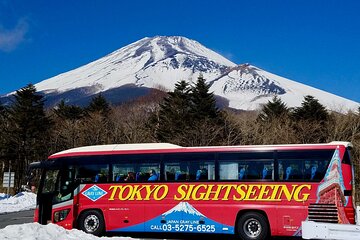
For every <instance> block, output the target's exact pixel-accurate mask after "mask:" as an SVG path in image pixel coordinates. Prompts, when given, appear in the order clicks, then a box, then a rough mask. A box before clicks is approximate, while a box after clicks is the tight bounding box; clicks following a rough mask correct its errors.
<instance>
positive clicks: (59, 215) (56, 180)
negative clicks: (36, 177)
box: [35, 168, 76, 229]
mask: <svg viewBox="0 0 360 240" xmlns="http://www.w3.org/2000/svg"><path fill="white" fill-rule="evenodd" d="M75 187H76V186H75V182H74V170H73V169H71V168H67V169H65V168H62V169H60V168H47V169H44V171H43V174H42V177H41V182H40V186H39V191H38V195H37V209H36V212H35V215H37V217H36V216H35V221H37V222H39V223H40V224H47V223H50V222H53V223H57V224H58V225H60V226H63V227H65V228H68V229H71V228H72V227H73V218H72V214H73V206H74V203H73V191H74V189H75Z"/></svg>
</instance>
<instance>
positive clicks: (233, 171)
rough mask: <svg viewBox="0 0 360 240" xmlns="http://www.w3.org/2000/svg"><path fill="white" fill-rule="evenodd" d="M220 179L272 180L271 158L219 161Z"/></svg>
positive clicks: (272, 165) (272, 167)
mask: <svg viewBox="0 0 360 240" xmlns="http://www.w3.org/2000/svg"><path fill="white" fill-rule="evenodd" d="M219 167H220V180H273V179H274V162H273V161H272V160H247V161H241V160H240V161H224V162H220V165H219Z"/></svg>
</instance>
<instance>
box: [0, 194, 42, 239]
mask: <svg viewBox="0 0 360 240" xmlns="http://www.w3.org/2000/svg"><path fill="white" fill-rule="evenodd" d="M35 207H36V194H34V193H30V192H20V193H18V194H16V195H15V196H11V197H9V198H6V194H4V193H0V214H2V213H9V212H19V211H24V210H30V209H34V208H35ZM0 239H3V238H0Z"/></svg>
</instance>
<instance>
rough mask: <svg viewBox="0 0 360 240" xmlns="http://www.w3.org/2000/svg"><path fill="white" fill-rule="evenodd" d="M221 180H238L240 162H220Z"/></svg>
mask: <svg viewBox="0 0 360 240" xmlns="http://www.w3.org/2000/svg"><path fill="white" fill-rule="evenodd" d="M219 169H220V180H237V179H238V169H239V163H237V162H221V163H220V164H219Z"/></svg>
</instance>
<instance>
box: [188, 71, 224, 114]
mask: <svg viewBox="0 0 360 240" xmlns="http://www.w3.org/2000/svg"><path fill="white" fill-rule="evenodd" d="M209 89H210V86H209V85H208V84H206V82H205V79H204V77H203V75H202V74H200V75H199V77H198V80H197V83H196V84H195V86H194V87H193V88H192V93H191V101H192V105H191V106H192V109H191V111H192V113H193V114H194V117H195V119H205V118H210V119H216V118H219V110H218V108H217V107H216V99H215V96H214V93H213V92H209Z"/></svg>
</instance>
